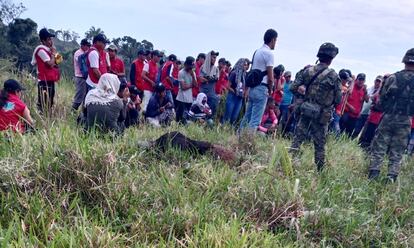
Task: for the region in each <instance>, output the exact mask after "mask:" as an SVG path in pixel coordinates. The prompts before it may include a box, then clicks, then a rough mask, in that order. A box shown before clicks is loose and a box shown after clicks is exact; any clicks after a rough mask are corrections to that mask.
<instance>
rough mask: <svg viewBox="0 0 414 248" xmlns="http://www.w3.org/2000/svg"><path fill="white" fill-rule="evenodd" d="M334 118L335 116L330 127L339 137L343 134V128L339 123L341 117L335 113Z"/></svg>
mask: <svg viewBox="0 0 414 248" xmlns="http://www.w3.org/2000/svg"><path fill="white" fill-rule="evenodd" d="M332 116H333V119H332V121H331V124H330V125H329V128H330V129H331V131H332V132H333V133H334V134H335V136H336V137H338V136H339V134H340V133H341V127H340V125H339V121H340V120H341V116H339V115H338V114H337V113H336V111H334V113H333V115H332Z"/></svg>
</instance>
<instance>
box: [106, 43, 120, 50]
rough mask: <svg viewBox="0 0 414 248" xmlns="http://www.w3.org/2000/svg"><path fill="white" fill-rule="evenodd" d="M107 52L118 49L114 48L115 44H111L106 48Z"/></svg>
mask: <svg viewBox="0 0 414 248" xmlns="http://www.w3.org/2000/svg"><path fill="white" fill-rule="evenodd" d="M108 50H112V51H118V47H117V46H115V44H111V45H109V46H108Z"/></svg>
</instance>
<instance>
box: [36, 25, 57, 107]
mask: <svg viewBox="0 0 414 248" xmlns="http://www.w3.org/2000/svg"><path fill="white" fill-rule="evenodd" d="M53 37H55V35H54V34H51V33H49V31H48V30H47V29H46V28H43V29H41V30H40V32H39V38H40V42H41V43H42V44H41V45H39V46H37V47H36V48H35V50H34V53H33V58H32V65H36V66H37V79H38V85H37V89H38V101H37V106H38V108H39V110H40V112H43V111H44V110H45V106H47V109H48V110H49V111H50V109H51V108H52V106H53V101H54V98H55V83H56V82H57V81H59V78H60V74H59V68H58V66H57V62H56V60H55V57H56V56H57V51H56V49H55V48H54V47H53V40H52V38H53Z"/></svg>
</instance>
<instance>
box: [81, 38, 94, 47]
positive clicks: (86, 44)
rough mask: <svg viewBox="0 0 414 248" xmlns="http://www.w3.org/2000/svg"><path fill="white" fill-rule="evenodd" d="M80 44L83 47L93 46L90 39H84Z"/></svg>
mask: <svg viewBox="0 0 414 248" xmlns="http://www.w3.org/2000/svg"><path fill="white" fill-rule="evenodd" d="M80 44H81V46H91V43H90V42H89V40H88V39H82V40H81V43H80Z"/></svg>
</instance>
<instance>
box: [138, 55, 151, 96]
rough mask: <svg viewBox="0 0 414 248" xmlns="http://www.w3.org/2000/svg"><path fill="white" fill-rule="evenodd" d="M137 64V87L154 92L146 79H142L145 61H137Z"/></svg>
mask: <svg viewBox="0 0 414 248" xmlns="http://www.w3.org/2000/svg"><path fill="white" fill-rule="evenodd" d="M134 64H135V86H137V88H138V89H139V90H142V91H144V90H150V91H152V85H151V86H149V85H148V84H147V83H145V81H144V79H143V78H142V70H143V69H144V61H143V60H140V59H136V60H135V61H134Z"/></svg>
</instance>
